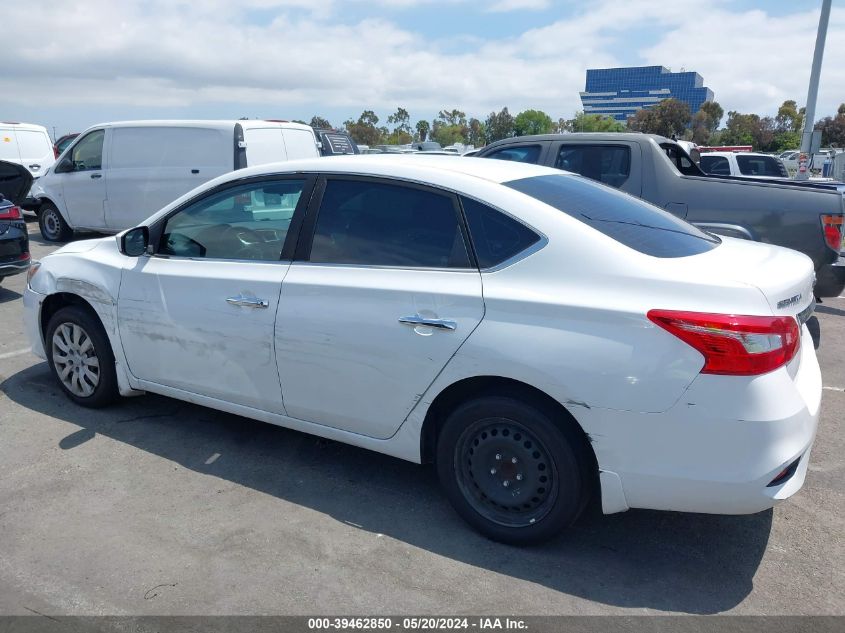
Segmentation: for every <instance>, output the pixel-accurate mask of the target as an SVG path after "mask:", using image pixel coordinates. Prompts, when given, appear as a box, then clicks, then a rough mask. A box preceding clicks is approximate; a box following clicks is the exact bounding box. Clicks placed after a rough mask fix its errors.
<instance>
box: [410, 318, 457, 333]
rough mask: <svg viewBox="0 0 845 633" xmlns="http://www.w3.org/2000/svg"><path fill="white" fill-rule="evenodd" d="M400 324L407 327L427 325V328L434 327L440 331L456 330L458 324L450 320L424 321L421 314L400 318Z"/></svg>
mask: <svg viewBox="0 0 845 633" xmlns="http://www.w3.org/2000/svg"><path fill="white" fill-rule="evenodd" d="M399 323H404V324H406V325H414V326H416V325H425V326H426V327H434V328H437V329H439V330H454V329H455V328H457V327H458V324H457V323H455V322H454V321H449V320H448V319H424V318H423V317H421V316H420V315H419V314H415V315H413V316H404V317H399Z"/></svg>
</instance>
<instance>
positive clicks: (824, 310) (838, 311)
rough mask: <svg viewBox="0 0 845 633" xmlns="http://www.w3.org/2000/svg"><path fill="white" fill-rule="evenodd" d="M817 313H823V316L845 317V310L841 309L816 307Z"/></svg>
mask: <svg viewBox="0 0 845 633" xmlns="http://www.w3.org/2000/svg"><path fill="white" fill-rule="evenodd" d="M816 312H821V313H822V314H835V315H837V316H845V310H843V309H841V308H833V307H831V306H820V305H816Z"/></svg>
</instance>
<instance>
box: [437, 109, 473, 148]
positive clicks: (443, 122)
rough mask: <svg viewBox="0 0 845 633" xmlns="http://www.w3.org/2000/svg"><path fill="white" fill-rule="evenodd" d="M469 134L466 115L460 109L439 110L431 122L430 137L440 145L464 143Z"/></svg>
mask: <svg viewBox="0 0 845 633" xmlns="http://www.w3.org/2000/svg"><path fill="white" fill-rule="evenodd" d="M467 136H469V126H468V125H467V115H466V114H465V113H464V112H461V111H460V110H441V111H440V113H439V114H438V115H437V118H436V119H435V120H434V121H433V122H432V124H431V139H432V140H434V141H437V142H438V143H440V145H442V146H444V147H445V146H447V145H453V144H455V143H465V142H466V139H467Z"/></svg>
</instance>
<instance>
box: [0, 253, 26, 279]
mask: <svg viewBox="0 0 845 633" xmlns="http://www.w3.org/2000/svg"><path fill="white" fill-rule="evenodd" d="M29 263H30V259H29V257H28V256H27V258H26V260H20V261H14V262H2V261H0V277H11V276H12V275H19V274H20V273H25V272H26V271H27V270H29Z"/></svg>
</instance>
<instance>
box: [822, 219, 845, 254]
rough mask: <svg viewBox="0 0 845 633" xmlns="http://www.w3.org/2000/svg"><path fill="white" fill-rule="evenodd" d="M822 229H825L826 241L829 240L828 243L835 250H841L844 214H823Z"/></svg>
mask: <svg viewBox="0 0 845 633" xmlns="http://www.w3.org/2000/svg"><path fill="white" fill-rule="evenodd" d="M822 230H823V231H824V241H825V242H827V245H828V246H830V247H831V248H832V249H833V250H835V251H839V250H840V249H841V248H842V216H841V215H823V216H822Z"/></svg>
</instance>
